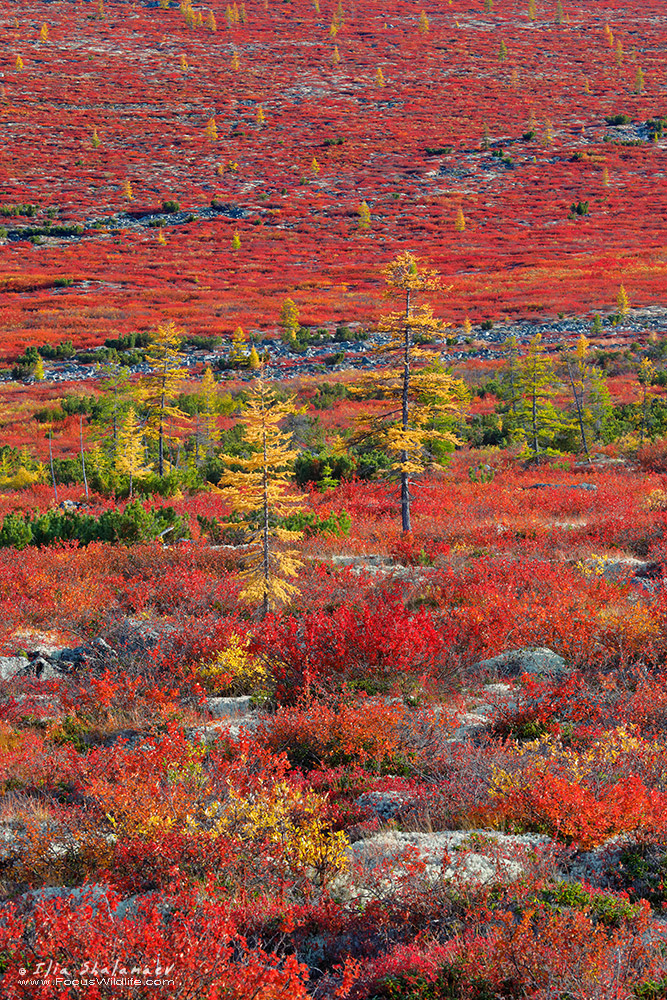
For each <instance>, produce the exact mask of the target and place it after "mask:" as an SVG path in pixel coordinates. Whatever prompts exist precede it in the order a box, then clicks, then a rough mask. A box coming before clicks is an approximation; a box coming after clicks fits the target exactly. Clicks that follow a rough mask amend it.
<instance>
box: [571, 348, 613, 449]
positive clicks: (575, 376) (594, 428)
mask: <svg viewBox="0 0 667 1000" xmlns="http://www.w3.org/2000/svg"><path fill="white" fill-rule="evenodd" d="M589 346H590V342H589V341H588V339H587V338H586V337H585V336H584V335H583V333H582V335H581V336H580V337H579V340H578V341H577V344H576V347H575V348H574V350H573V351H566V350H564V351H563V353H562V355H561V370H562V372H563V375H564V380H565V382H566V384H567V386H568V388H569V389H570V392H571V394H572V401H573V403H574V409H575V415H576V418H577V424H578V427H579V436H580V438H581V445H582V448H583V450H584V452H585V453H586V458H587V459H588V461H590V447H589V446H590V444H591V442H592V440H593V439H594V438H595V437H596V436H598V435H599V433H600V429H601V424H602V421H603V420H604V417H605V415H606V414H607V413H608V412H609V410H610V408H611V400H610V397H609V389H608V387H607V384H606V378H605V374H604V372H602V371H600V370H599V369H597V368H595V367H594V366H593V365H592V364H591V363H590V359H589Z"/></svg>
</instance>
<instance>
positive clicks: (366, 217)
mask: <svg viewBox="0 0 667 1000" xmlns="http://www.w3.org/2000/svg"><path fill="white" fill-rule="evenodd" d="M357 211H358V212H359V229H368V228H369V226H370V224H371V210H370V208H369V207H368V202H367V201H362V203H361V204H360V205H359V208H358V210H357Z"/></svg>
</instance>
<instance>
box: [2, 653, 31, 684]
mask: <svg viewBox="0 0 667 1000" xmlns="http://www.w3.org/2000/svg"><path fill="white" fill-rule="evenodd" d="M28 670H30V660H29V659H28V657H27V656H0V680H3V681H11V680H12V678H13V677H17V676H21V675H22V674H23V673H25V672H26V671H28Z"/></svg>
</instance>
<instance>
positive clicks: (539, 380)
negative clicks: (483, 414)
mask: <svg viewBox="0 0 667 1000" xmlns="http://www.w3.org/2000/svg"><path fill="white" fill-rule="evenodd" d="M556 389H557V379H556V372H555V369H554V366H553V363H552V361H551V359H550V358H549V357H548V356H547V354H546V352H545V349H544V346H543V344H542V336H541V334H539V333H537V334H535V336H534V337H533V338H532V340H531V341H530V343H529V345H528V351H527V353H526V355H525V357H523V358H521V359H520V361H519V373H518V390H519V391H518V395H519V399H518V405H517V410H516V423H517V426H518V428H519V431H520V434H521V436H522V438H523V440H524V441H525V444H526V447H527V449H528V452H529V454H530V455H531V456H538V455H540V454H542V453H543V452H547V453H548V452H549V450H550V449H551V448H552V445H553V439H554V437H555V435H556V434H557V433H558V431H560V430H562V429H563V428H564V426H565V421H564V420H563V417H562V415H561V414H560V413H559V412H558V410H556V407H555V406H554V404H553V397H554V396H555V395H556Z"/></svg>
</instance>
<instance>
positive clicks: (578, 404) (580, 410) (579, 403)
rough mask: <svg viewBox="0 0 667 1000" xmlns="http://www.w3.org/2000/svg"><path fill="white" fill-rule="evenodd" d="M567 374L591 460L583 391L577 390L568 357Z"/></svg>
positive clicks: (582, 440) (585, 448) (581, 431)
mask: <svg viewBox="0 0 667 1000" xmlns="http://www.w3.org/2000/svg"><path fill="white" fill-rule="evenodd" d="M565 364H566V367H567V375H568V378H569V380H570V386H571V388H572V396H573V397H574V405H575V406H576V408H577V419H578V420H579V433H580V434H581V443H582V444H583V446H584V451H585V452H586V460H587V461H588V462H590V460H591V453H590V451H589V450H588V441H587V440H586V429H585V427H584V413H583V406H582V404H583V398H582V397H583V392H582V394H581V395H580V394H579V393H578V392H577V388H576V385H575V383H574V376H573V375H572V366H571V365H570V359H569V358H568V359H566V362H565Z"/></svg>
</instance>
